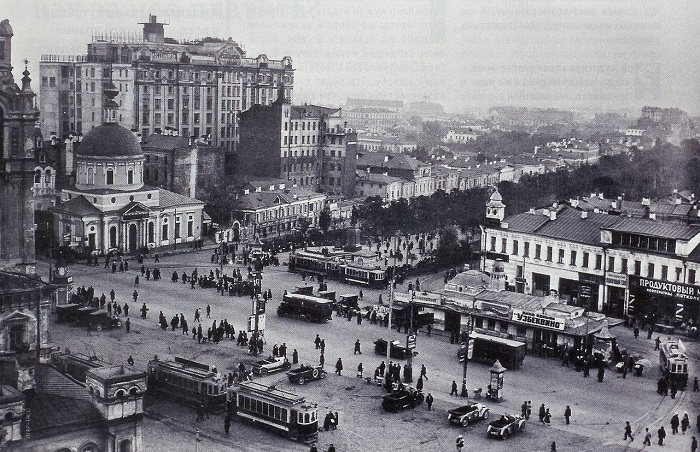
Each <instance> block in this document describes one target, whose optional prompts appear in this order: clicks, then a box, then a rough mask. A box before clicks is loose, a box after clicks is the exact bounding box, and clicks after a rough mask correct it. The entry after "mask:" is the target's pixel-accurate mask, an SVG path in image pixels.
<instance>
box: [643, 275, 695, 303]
mask: <svg viewBox="0 0 700 452" xmlns="http://www.w3.org/2000/svg"><path fill="white" fill-rule="evenodd" d="M639 288H640V289H641V290H643V291H645V292H647V293H651V294H655V295H663V296H666V297H674V298H680V299H683V300H695V301H700V289H699V288H698V287H696V286H689V285H687V284H679V283H672V282H668V281H659V280H656V279H647V278H639Z"/></svg>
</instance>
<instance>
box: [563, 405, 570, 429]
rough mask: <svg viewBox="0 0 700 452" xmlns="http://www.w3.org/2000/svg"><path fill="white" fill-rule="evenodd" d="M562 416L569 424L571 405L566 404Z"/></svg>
mask: <svg viewBox="0 0 700 452" xmlns="http://www.w3.org/2000/svg"><path fill="white" fill-rule="evenodd" d="M564 417H565V418H566V425H569V418H570V417H571V407H570V406H569V405H566V409H565V410H564Z"/></svg>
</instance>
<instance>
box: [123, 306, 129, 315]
mask: <svg viewBox="0 0 700 452" xmlns="http://www.w3.org/2000/svg"><path fill="white" fill-rule="evenodd" d="M124 315H125V316H126V317H129V304H128V303H124Z"/></svg>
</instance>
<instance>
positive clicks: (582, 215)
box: [581, 210, 588, 220]
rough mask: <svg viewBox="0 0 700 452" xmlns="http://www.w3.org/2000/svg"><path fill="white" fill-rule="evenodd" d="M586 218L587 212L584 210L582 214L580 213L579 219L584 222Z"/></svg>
mask: <svg viewBox="0 0 700 452" xmlns="http://www.w3.org/2000/svg"><path fill="white" fill-rule="evenodd" d="M586 218H588V212H587V211H585V210H584V211H583V212H581V219H582V220H585V219H586Z"/></svg>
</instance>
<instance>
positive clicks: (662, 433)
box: [656, 425, 666, 446]
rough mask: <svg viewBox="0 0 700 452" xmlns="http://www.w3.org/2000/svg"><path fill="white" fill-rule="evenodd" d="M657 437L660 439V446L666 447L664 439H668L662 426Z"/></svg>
mask: <svg viewBox="0 0 700 452" xmlns="http://www.w3.org/2000/svg"><path fill="white" fill-rule="evenodd" d="M656 434H657V436H658V437H659V446H663V445H664V439H666V429H665V428H664V426H663V425H662V426H661V427H659V430H658V431H657V432H656Z"/></svg>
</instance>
